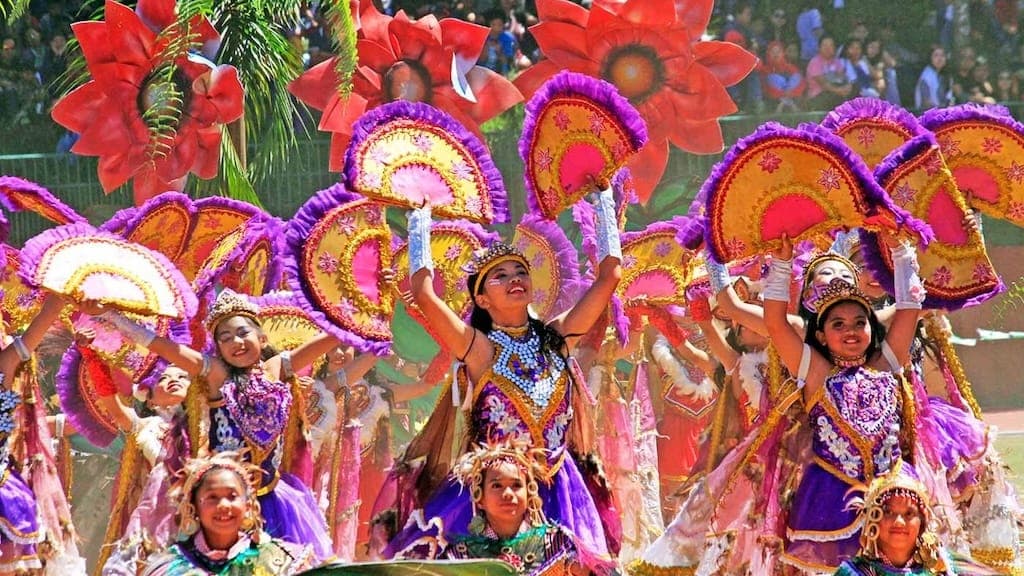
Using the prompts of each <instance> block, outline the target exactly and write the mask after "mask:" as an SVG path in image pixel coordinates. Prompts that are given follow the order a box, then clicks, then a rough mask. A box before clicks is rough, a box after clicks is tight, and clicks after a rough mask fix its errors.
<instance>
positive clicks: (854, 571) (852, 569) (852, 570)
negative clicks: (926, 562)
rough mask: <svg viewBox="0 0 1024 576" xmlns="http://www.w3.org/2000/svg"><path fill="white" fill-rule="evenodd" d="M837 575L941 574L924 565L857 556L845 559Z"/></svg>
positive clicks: (912, 575) (933, 575) (903, 575)
mask: <svg viewBox="0 0 1024 576" xmlns="http://www.w3.org/2000/svg"><path fill="white" fill-rule="evenodd" d="M956 574H959V572H956V571H955V570H954V569H952V568H951V569H950V570H948V571H945V572H942V573H941V576H947V575H948V576H954V575H956ZM835 576H940V573H937V572H935V571H933V570H929V569H927V568H925V567H924V566H919V565H918V566H909V567H905V568H896V567H893V566H889V565H887V564H885V563H884V562H882V561H881V560H874V559H869V558H864V557H861V556H857V557H855V558H851V559H849V560H845V561H843V563H842V564H840V565H839V569H838V570H836V572H835Z"/></svg>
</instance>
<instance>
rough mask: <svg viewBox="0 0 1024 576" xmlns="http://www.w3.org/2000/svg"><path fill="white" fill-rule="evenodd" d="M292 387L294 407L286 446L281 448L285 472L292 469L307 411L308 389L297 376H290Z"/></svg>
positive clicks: (289, 417)
mask: <svg viewBox="0 0 1024 576" xmlns="http://www.w3.org/2000/svg"><path fill="white" fill-rule="evenodd" d="M289 384H290V385H291V389H292V407H291V411H289V413H288V425H287V427H286V428H285V431H284V446H283V447H282V449H281V452H282V454H281V468H282V469H283V470H282V471H283V472H291V471H292V457H293V456H294V454H295V446H296V443H297V442H298V439H299V436H300V435H301V434H302V421H303V416H304V415H305V413H306V391H305V390H303V388H302V384H300V383H299V379H298V378H296V377H295V376H292V377H291V378H289Z"/></svg>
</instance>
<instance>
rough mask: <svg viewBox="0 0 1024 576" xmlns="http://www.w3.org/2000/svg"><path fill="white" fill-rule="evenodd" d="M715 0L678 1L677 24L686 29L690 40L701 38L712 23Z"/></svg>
mask: <svg viewBox="0 0 1024 576" xmlns="http://www.w3.org/2000/svg"><path fill="white" fill-rule="evenodd" d="M714 4H715V3H714V0H676V1H675V5H676V22H678V23H679V24H681V25H682V26H683V27H684V28H686V31H687V33H688V34H689V35H690V38H700V37H701V35H703V34H704V31H705V30H707V29H708V24H709V23H710V22H711V10H712V9H713V8H714Z"/></svg>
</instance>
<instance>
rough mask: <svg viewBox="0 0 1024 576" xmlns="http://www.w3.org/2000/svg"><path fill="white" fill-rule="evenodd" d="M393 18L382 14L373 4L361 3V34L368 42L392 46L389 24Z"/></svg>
mask: <svg viewBox="0 0 1024 576" xmlns="http://www.w3.org/2000/svg"><path fill="white" fill-rule="evenodd" d="M390 23H391V17H390V16H387V15H385V14H381V13H380V12H379V11H378V10H377V8H376V7H375V6H374V5H373V2H360V3H359V32H360V33H361V35H362V36H363V38H366V39H368V40H372V41H374V42H379V43H381V44H388V45H390V40H389V38H388V24H390Z"/></svg>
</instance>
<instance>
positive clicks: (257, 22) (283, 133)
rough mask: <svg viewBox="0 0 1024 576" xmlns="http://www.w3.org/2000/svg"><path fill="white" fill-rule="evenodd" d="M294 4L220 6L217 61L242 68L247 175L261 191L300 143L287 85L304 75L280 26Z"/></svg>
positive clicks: (246, 0)
mask: <svg viewBox="0 0 1024 576" xmlns="http://www.w3.org/2000/svg"><path fill="white" fill-rule="evenodd" d="M296 8H297V3H296V2H284V1H283V0H262V1H252V0H227V1H223V2H220V3H219V4H218V5H217V7H216V13H215V15H214V18H213V23H214V27H215V28H217V30H218V31H220V34H221V46H220V52H219V54H218V61H219V62H220V63H222V64H230V65H232V66H234V67H235V68H237V69H238V75H239V78H240V80H241V82H242V85H243V86H244V87H245V120H246V130H247V132H248V134H247V140H248V141H249V143H250V144H251V146H250V150H252V152H253V154H252V156H251V158H248V162H247V167H246V168H247V169H246V171H247V173H248V174H249V176H250V181H251V182H253V183H254V184H255V185H257V187H258V186H259V185H260V184H261V183H263V182H265V181H266V180H267V179H268V178H269V177H271V176H272V175H274V174H275V173H277V172H278V171H281V170H283V169H284V168H285V166H286V163H287V160H288V157H289V156H290V154H292V153H293V152H294V151H295V149H296V145H297V143H298V140H297V138H296V133H295V128H294V126H293V119H294V118H296V116H297V110H296V105H295V102H294V100H293V99H292V98H291V96H290V95H289V94H288V92H287V90H286V89H285V86H286V85H287V84H288V83H289V82H291V81H292V80H293V79H295V78H296V77H298V75H299V74H301V73H302V59H301V57H300V55H299V54H298V53H296V52H295V51H294V49H293V48H292V47H291V45H290V44H289V43H288V41H287V40H286V39H285V37H284V36H283V35H282V34H281V31H280V28H279V27H278V25H277V24H275V23H277V22H287V21H289V20H293V19H294V17H295V14H296Z"/></svg>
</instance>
